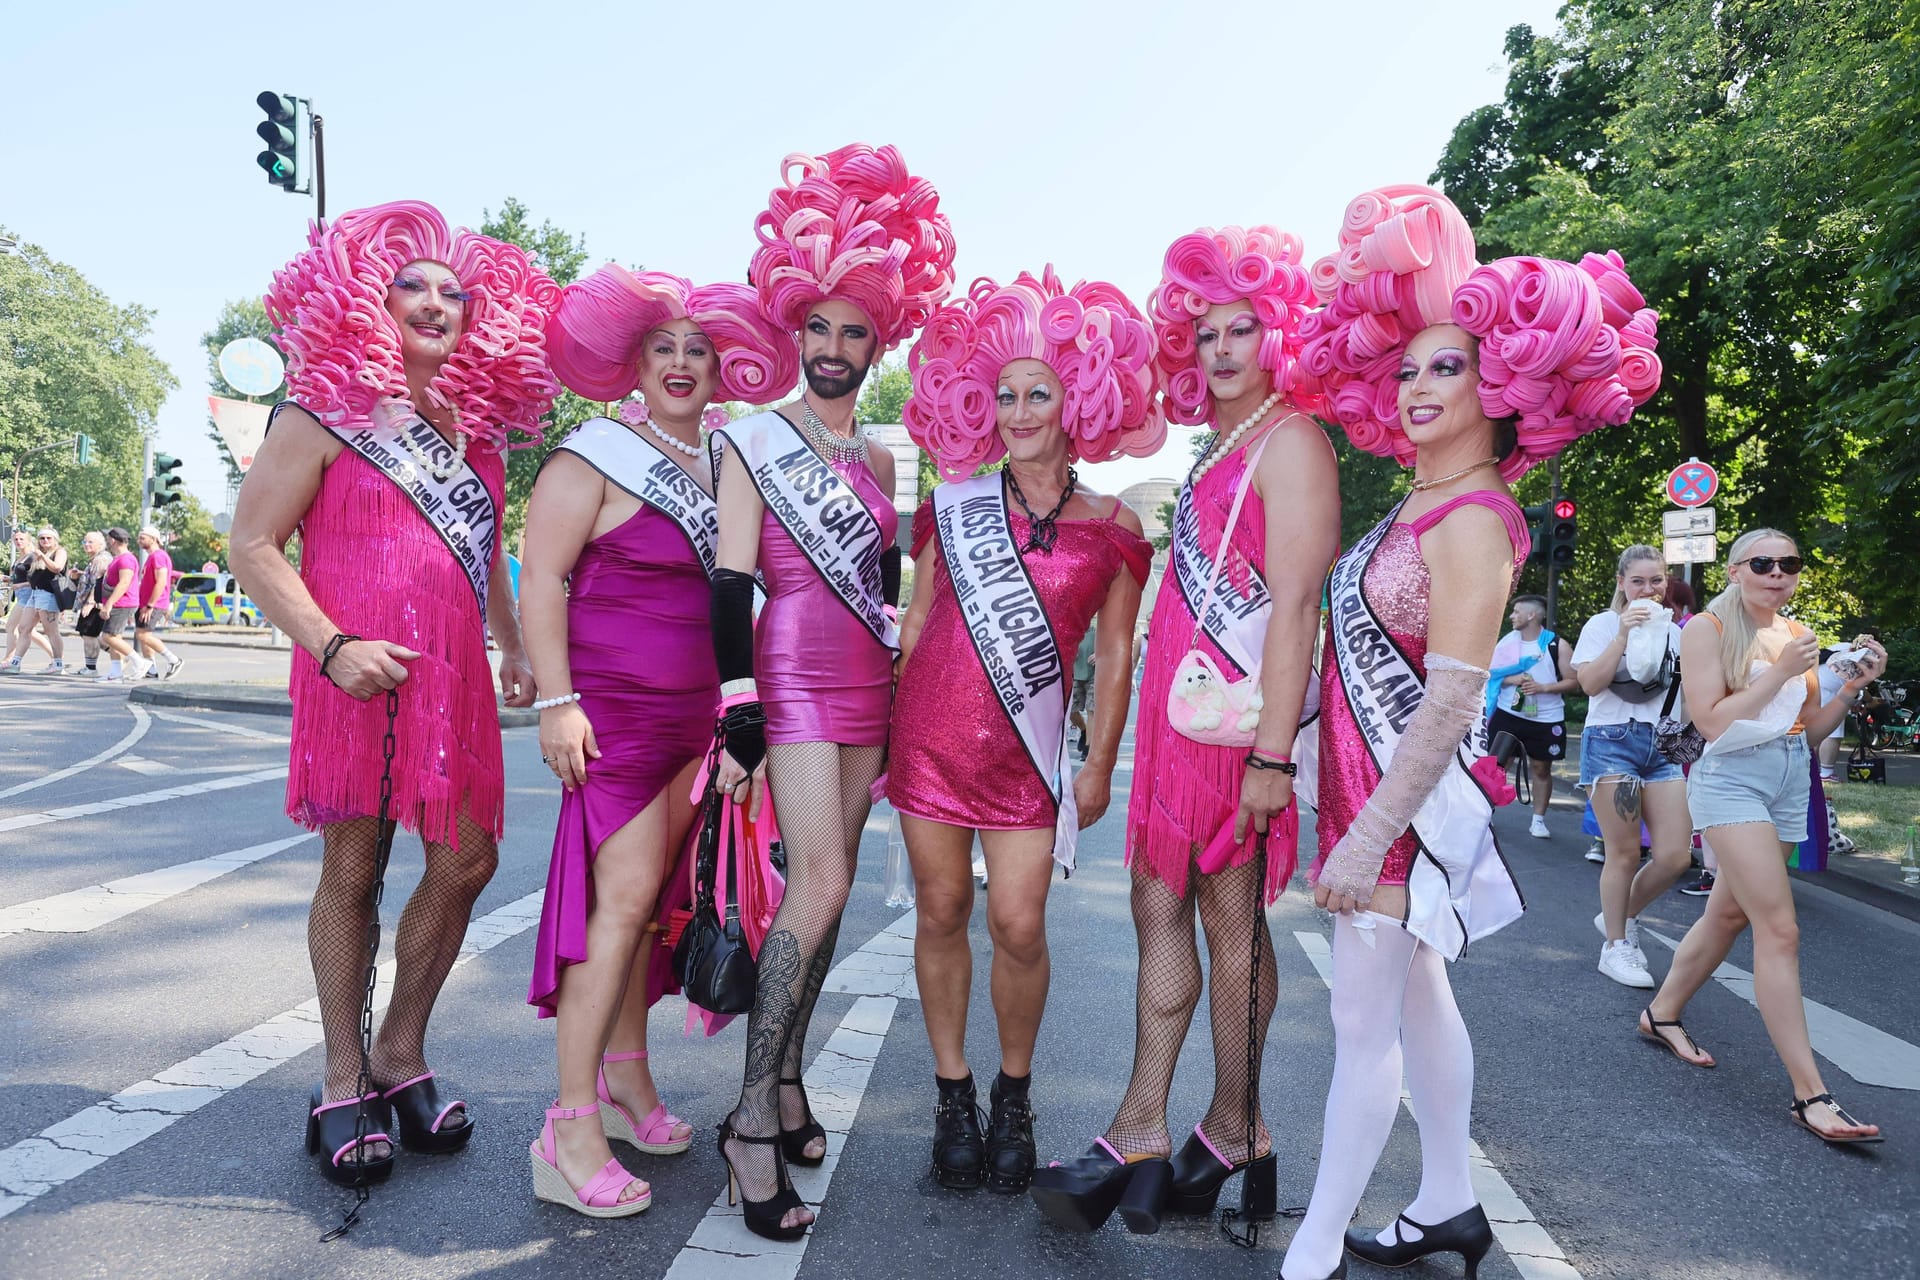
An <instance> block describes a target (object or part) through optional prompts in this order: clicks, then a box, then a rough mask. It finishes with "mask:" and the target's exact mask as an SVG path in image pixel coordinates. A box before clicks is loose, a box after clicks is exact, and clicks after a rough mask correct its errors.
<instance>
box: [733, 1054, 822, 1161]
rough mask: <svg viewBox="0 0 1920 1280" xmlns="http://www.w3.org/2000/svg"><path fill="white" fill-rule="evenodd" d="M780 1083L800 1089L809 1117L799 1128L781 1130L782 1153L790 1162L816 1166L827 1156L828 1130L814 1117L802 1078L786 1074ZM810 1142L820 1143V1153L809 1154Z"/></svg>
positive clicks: (803, 1105)
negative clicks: (798, 1078)
mask: <svg viewBox="0 0 1920 1280" xmlns="http://www.w3.org/2000/svg"><path fill="white" fill-rule="evenodd" d="M780 1083H781V1084H782V1085H792V1086H793V1087H794V1088H796V1089H799V1090H800V1105H801V1106H802V1107H805V1108H806V1111H807V1118H806V1120H805V1121H803V1122H802V1123H801V1125H800V1127H799V1128H798V1129H782V1130H781V1131H780V1154H781V1155H783V1156H785V1157H786V1158H787V1163H788V1164H797V1165H802V1166H804V1167H806V1168H808V1169H812V1168H816V1167H818V1166H819V1164H820V1163H821V1161H823V1160H825V1159H826V1158H827V1149H826V1141H827V1131H826V1130H825V1129H824V1128H822V1127H821V1125H820V1122H819V1121H818V1120H815V1119H814V1118H813V1104H812V1103H810V1102H808V1101H807V1090H806V1086H805V1084H804V1083H803V1082H802V1081H800V1080H797V1079H796V1080H789V1079H787V1078H786V1077H784V1076H783V1077H781V1079H780ZM742 1141H756V1139H742ZM810 1142H818V1143H820V1154H819V1155H817V1156H810V1155H808V1154H807V1144H808V1143H810Z"/></svg>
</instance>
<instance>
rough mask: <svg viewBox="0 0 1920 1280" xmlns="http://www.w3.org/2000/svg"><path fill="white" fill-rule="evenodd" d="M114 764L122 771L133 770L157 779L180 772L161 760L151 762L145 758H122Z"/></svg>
mask: <svg viewBox="0 0 1920 1280" xmlns="http://www.w3.org/2000/svg"><path fill="white" fill-rule="evenodd" d="M114 763H115V764H117V765H119V766H120V767H121V768H122V769H127V770H131V771H132V772H134V773H143V774H145V775H147V776H148V777H150V778H157V777H159V776H160V775H161V774H163V773H179V772H180V770H178V769H176V768H174V767H173V766H172V765H170V764H165V763H163V762H161V761H159V760H149V759H147V758H146V757H145V756H121V757H120V758H119V759H118V760H115V761H114Z"/></svg>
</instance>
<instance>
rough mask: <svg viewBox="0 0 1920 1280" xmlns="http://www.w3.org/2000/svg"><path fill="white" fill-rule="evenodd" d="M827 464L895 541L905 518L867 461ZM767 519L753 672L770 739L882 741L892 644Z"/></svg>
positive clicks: (889, 541) (769, 516)
mask: <svg viewBox="0 0 1920 1280" xmlns="http://www.w3.org/2000/svg"><path fill="white" fill-rule="evenodd" d="M830 461H831V460H830ZM831 465H832V466H833V469H834V470H835V471H837V472H839V474H840V478H841V479H842V480H845V481H846V482H847V483H848V484H849V485H851V486H852V487H853V491H854V492H855V493H857V494H859V495H860V498H861V500H862V501H863V502H865V503H866V504H867V510H869V511H871V512H872V513H873V517H874V519H875V520H877V521H879V522H880V535H881V538H882V545H884V546H892V545H893V544H894V542H895V540H896V539H898V538H899V536H900V517H899V515H898V514H896V513H895V512H894V509H893V499H892V497H891V496H890V495H888V494H886V493H884V492H882V491H881V488H880V481H879V479H878V478H877V477H876V476H875V475H874V474H873V469H872V467H870V466H868V465H867V462H866V460H865V459H856V460H854V461H853V462H850V463H841V462H837V461H833V462H831ZM761 520H762V523H761V525H760V572H761V575H762V576H763V577H764V578H765V580H766V584H767V603H766V606H765V607H764V608H762V609H761V611H760V619H759V622H758V624H757V625H756V626H755V627H754V631H753V674H754V681H755V683H756V684H757V685H758V687H759V690H760V702H761V705H762V706H764V707H765V708H766V713H767V741H768V742H774V743H780V742H837V743H839V744H840V745H842V746H847V747H882V746H885V745H886V743H887V711H888V707H889V705H890V704H891V701H892V695H893V650H891V649H889V648H887V647H886V646H885V645H883V644H881V643H880V641H879V640H877V639H875V638H874V635H873V633H872V632H871V631H868V630H867V628H866V625H865V624H864V623H862V622H861V621H860V619H858V618H856V617H854V616H853V611H852V610H851V609H849V608H847V606H846V605H845V603H843V602H842V601H841V599H840V597H839V596H837V595H835V594H834V593H833V589H832V588H831V587H829V586H827V584H826V581H825V580H824V579H823V578H821V576H820V571H819V570H818V569H815V568H814V567H813V562H812V561H811V560H809V559H807V553H806V552H804V551H802V550H801V549H800V547H799V546H798V545H797V544H796V543H795V542H794V540H793V539H792V538H791V537H789V536H788V535H787V531H786V530H785V529H784V528H782V527H781V525H780V521H779V520H778V519H777V518H775V516H774V514H773V513H772V512H771V511H769V512H766V513H765V514H764V515H763V516H762V517H761Z"/></svg>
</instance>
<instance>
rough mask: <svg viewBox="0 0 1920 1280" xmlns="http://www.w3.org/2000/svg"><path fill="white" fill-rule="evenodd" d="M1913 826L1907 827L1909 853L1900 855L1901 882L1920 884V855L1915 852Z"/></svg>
mask: <svg viewBox="0 0 1920 1280" xmlns="http://www.w3.org/2000/svg"><path fill="white" fill-rule="evenodd" d="M1913 830H1914V829H1913V826H1912V824H1909V825H1908V827H1907V851H1906V852H1905V853H1903V854H1901V855H1900V882H1901V883H1902V884H1920V853H1916V852H1915V851H1914V845H1913Z"/></svg>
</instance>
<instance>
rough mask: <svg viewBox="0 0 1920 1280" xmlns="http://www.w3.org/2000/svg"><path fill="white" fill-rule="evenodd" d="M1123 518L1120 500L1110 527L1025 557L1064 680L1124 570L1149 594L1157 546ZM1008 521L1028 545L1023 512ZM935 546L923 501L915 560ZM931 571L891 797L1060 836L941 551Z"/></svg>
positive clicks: (961, 817)
mask: <svg viewBox="0 0 1920 1280" xmlns="http://www.w3.org/2000/svg"><path fill="white" fill-rule="evenodd" d="M1119 510H1120V505H1119V502H1118V500H1116V501H1115V503H1114V510H1113V513H1112V514H1110V515H1108V516H1107V517H1106V518H1105V519H1097V520H1062V521H1061V522H1060V523H1059V524H1058V525H1056V526H1055V527H1056V528H1057V529H1058V530H1059V533H1060V540H1059V541H1058V542H1057V543H1056V544H1055V545H1054V548H1053V551H1052V553H1051V554H1048V553H1046V552H1041V551H1027V552H1023V553H1022V555H1021V559H1022V560H1023V561H1024V562H1025V564H1026V567H1027V573H1028V575H1029V576H1030V577H1032V579H1033V585H1034V589H1035V590H1036V591H1038V592H1039V593H1040V602H1041V605H1042V607H1044V608H1045V609H1046V611H1047V621H1048V623H1049V624H1051V625H1052V627H1053V636H1054V640H1055V642H1056V643H1057V644H1058V645H1059V648H1060V662H1061V669H1062V670H1063V671H1072V670H1073V657H1074V653H1075V651H1076V650H1078V649H1079V647H1080V640H1081V638H1082V637H1083V636H1085V635H1086V633H1087V628H1088V627H1089V626H1091V625H1092V624H1093V620H1094V617H1095V616H1096V615H1097V614H1098V613H1099V612H1100V606H1101V605H1103V604H1105V603H1106V599H1107V592H1108V591H1109V589H1111V587H1112V586H1113V580H1114V575H1116V574H1118V573H1120V572H1121V571H1122V570H1123V569H1124V570H1125V571H1127V572H1129V573H1131V574H1132V575H1133V576H1134V579H1135V580H1136V581H1138V582H1140V583H1141V584H1142V585H1144V584H1145V583H1146V580H1147V573H1148V571H1149V570H1150V569H1151V568H1152V565H1153V546H1152V544H1150V543H1149V542H1147V540H1146V539H1144V538H1142V537H1140V536H1139V535H1138V534H1136V533H1134V532H1132V531H1131V530H1129V529H1127V528H1125V527H1124V526H1122V525H1121V524H1119V523H1118V522H1117V521H1115V520H1114V518H1113V516H1114V515H1118V514H1119ZM1008 515H1009V523H1010V526H1011V531H1012V534H1013V540H1014V542H1015V543H1016V544H1018V545H1020V546H1023V547H1024V546H1025V545H1026V540H1027V536H1028V534H1029V533H1030V532H1031V530H1032V521H1030V520H1029V519H1028V518H1027V517H1026V515H1025V514H1023V513H1022V512H1020V511H1017V510H1016V511H1011V512H1009V513H1008ZM933 537H934V522H933V503H932V502H931V501H928V502H923V503H921V504H920V509H919V510H918V511H917V512H915V513H914V517H913V555H914V556H915V557H916V558H918V556H919V554H920V551H921V549H922V548H924V547H925V546H926V545H927V542H928V540H929V539H931V538H933ZM934 566H935V567H934V571H933V574H932V575H931V576H932V580H931V582H923V583H920V584H919V589H921V590H931V591H932V592H933V603H932V604H931V605H930V606H929V608H928V611H927V620H926V624H925V625H924V626H923V627H922V628H921V631H920V637H919V639H918V641H917V642H916V643H915V645H914V649H913V654H912V656H911V657H909V658H908V659H907V663H906V666H905V668H904V669H903V670H902V671H901V673H900V688H899V690H898V692H896V693H895V695H894V701H893V738H892V743H893V745H892V749H891V751H890V753H889V755H888V763H887V778H888V781H887V799H888V800H889V801H890V802H891V803H892V804H893V807H894V808H896V809H898V810H899V811H900V812H901V813H905V814H909V815H911V816H913V817H916V818H925V819H926V820H928V821H930V822H944V823H947V824H949V825H951V826H956V827H971V828H973V829H975V830H981V829H985V830H989V831H1020V830H1028V829H1030V828H1035V827H1045V828H1051V827H1052V826H1053V824H1054V820H1055V817H1056V814H1055V811H1054V804H1053V795H1052V793H1051V792H1050V791H1049V790H1048V788H1047V785H1046V784H1045V783H1044V782H1042V781H1041V780H1040V775H1039V774H1037V773H1035V772H1034V769H1033V765H1032V762H1031V761H1030V760H1029V759H1028V758H1027V752H1026V748H1025V747H1023V746H1022V745H1021V744H1020V738H1019V735H1018V734H1016V733H1015V732H1014V729H1013V724H1012V722H1011V721H1009V720H1008V719H1007V713H1006V712H1005V710H1003V709H1002V707H1001V705H1000V699H999V698H998V697H996V696H995V695H994V692H993V686H992V685H991V684H990V683H989V682H988V680H987V673H986V671H985V669H984V668H983V667H981V665H980V655H979V653H978V652H977V651H976V650H975V649H974V647H973V641H972V639H971V638H970V637H969V636H968V635H967V630H966V624H965V622H964V620H963V619H962V618H961V615H960V606H959V603H958V602H957V601H956V600H955V599H954V596H953V579H952V578H951V577H950V576H949V575H948V573H947V569H946V564H945V562H944V561H943V560H942V559H941V558H940V555H939V552H938V550H937V548H936V550H935V554H934Z"/></svg>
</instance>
